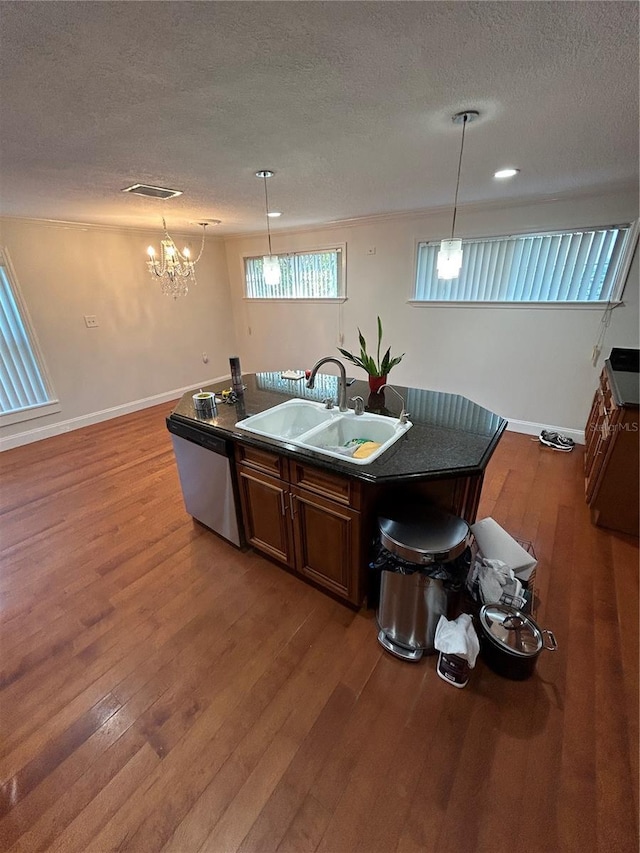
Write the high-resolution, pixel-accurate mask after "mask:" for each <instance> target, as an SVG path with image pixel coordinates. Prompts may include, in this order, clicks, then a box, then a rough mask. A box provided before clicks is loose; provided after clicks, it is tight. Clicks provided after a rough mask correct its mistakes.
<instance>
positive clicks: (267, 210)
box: [262, 175, 271, 257]
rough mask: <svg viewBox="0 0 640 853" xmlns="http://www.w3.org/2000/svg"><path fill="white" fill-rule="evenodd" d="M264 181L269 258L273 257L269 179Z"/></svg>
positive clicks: (264, 178)
mask: <svg viewBox="0 0 640 853" xmlns="http://www.w3.org/2000/svg"><path fill="white" fill-rule="evenodd" d="M262 180H263V181H264V206H265V208H266V213H267V238H268V240H269V257H271V227H270V226H269V195H268V193H267V178H266V175H265V176H264V177H263V178H262Z"/></svg>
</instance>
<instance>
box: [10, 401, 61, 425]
mask: <svg viewBox="0 0 640 853" xmlns="http://www.w3.org/2000/svg"><path fill="white" fill-rule="evenodd" d="M61 411H62V406H61V405H60V401H59V400H51V401H49V402H48V403H42V404H41V405H38V406H28V407H27V408H25V409H18V411H16V412H7V413H6V414H3V415H2V414H0V427H5V426H9V425H10V424H19V423H22V422H23V421H31V420H33V419H34V418H44V417H45V416H46V415H55V414H57V412H61Z"/></svg>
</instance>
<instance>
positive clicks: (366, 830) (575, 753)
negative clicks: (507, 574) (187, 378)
mask: <svg viewBox="0 0 640 853" xmlns="http://www.w3.org/2000/svg"><path fill="white" fill-rule="evenodd" d="M169 408H170V407H168V406H160V407H156V408H153V409H147V410H146V411H143V412H138V413H135V414H132V415H128V416H126V417H123V418H119V419H116V420H112V421H109V422H106V423H104V424H100V425H96V426H93V427H89V428H86V429H83V430H79V431H77V432H72V433H68V434H66V435H63V436H59V437H56V438H52V439H48V440H46V441H42V442H39V443H37V444H32V445H29V446H26V447H23V448H18V449H15V450H10V451H6V452H5V453H2V454H0V525H1V527H0V536H1V542H0V544H1V558H0V595H1V598H0V606H1V611H0V612H1V614H2V622H1V626H0V652H1V671H0V688H1V690H0V703H1V705H0V714H1V719H0V727H1V734H2V742H1V744H0V781H1V782H2V802H1V804H0V815H1V819H0V847H1V848H2V849H3V850H10V851H12V853H17V851H24V852H25V853H27V851H28V853H31V851H37V850H51V851H60V853H72V851H83V853H84V851H99V853H103V851H110V850H121V851H134V853H151V851H161V850H162V851H173V853H195V851H215V853H231V852H232V851H241V853H250V851H255V853H268V851H276V850H277V851H279V853H285V851H286V853H306V851H322V853H351V851H367V853H391V851H396V853H418V851H420V852H421V853H425V851H427V852H428V851H456V853H459V851H462V853H466V851H491V853H502V851H504V853H506V852H507V851H513V850H517V851H519V853H529V851H531V853H533V851H536V853H539V851H542V852H543V853H544V851H548V853H556V851H591V850H596V851H607V853H609V851H614V852H615V853H626V851H636V850H637V841H638V818H637V816H638V543H637V541H636V540H634V539H631V538H629V537H625V536H622V535H617V534H614V533H609V532H607V531H605V530H601V529H599V528H596V527H593V526H592V525H591V524H590V522H589V517H588V511H587V508H586V506H585V503H584V497H583V475H582V458H583V457H582V453H583V451H582V448H576V449H575V451H574V452H572V453H570V454H563V453H555V452H554V451H552V450H549V449H548V448H543V447H542V446H540V445H539V444H538V443H537V442H535V441H531V440H530V438H529V437H528V436H522V435H516V434H512V433H507V434H506V435H505V436H504V437H503V440H502V441H501V443H500V445H499V447H498V449H497V451H496V453H495V456H494V458H493V460H492V461H491V463H490V465H489V468H488V471H487V476H486V480H485V487H484V492H483V497H482V502H481V506H480V514H479V517H484V516H487V515H491V516H493V517H494V518H495V519H496V520H497V521H498V522H499V523H500V524H502V525H503V526H504V527H505V528H506V529H507V530H509V531H510V532H511V533H512V534H513V535H515V536H518V537H520V538H524V539H528V540H531V541H533V543H534V545H535V549H536V553H537V555H538V558H539V568H538V574H537V587H538V596H539V600H540V603H539V606H538V609H537V618H538V621H539V622H540V623H541V625H542V626H543V627H549V628H552V629H553V631H554V633H555V635H556V637H557V639H558V643H559V649H558V651H557V652H556V653H554V654H552V653H543V654H542V655H541V656H540V658H539V660H538V665H537V669H536V673H535V674H534V676H533V677H532V678H531V679H529V680H527V681H525V682H515V681H508V680H506V679H503V678H500V677H499V676H497V675H494V674H493V673H492V672H491V671H490V670H488V669H487V668H486V667H485V666H484V665H483V664H482V662H481V661H479V662H478V665H477V667H476V669H475V670H474V671H473V673H472V679H471V682H470V683H469V685H468V687H466V688H465V689H464V690H455V689H453V688H451V687H450V686H449V685H447V684H445V683H444V682H443V681H442V680H441V679H439V678H438V677H437V675H436V671H435V662H436V660H435V657H428V658H426V659H424V660H423V661H422V662H420V663H419V664H407V663H403V662H401V661H398V660H396V659H395V658H393V657H391V656H390V655H388V654H387V653H386V652H383V651H382V649H381V647H380V646H379V645H378V643H377V641H376V627H375V617H374V614H373V612H371V611H367V610H362V611H361V612H359V613H354V612H352V611H350V610H348V609H347V608H346V607H343V606H342V605H340V604H338V603H336V602H334V601H332V600H331V599H330V598H328V597H326V596H324V595H323V594H322V593H320V592H318V591H317V590H315V589H312V588H311V587H309V586H307V585H306V584H304V583H303V582H302V581H300V580H298V579H296V578H295V577H293V576H291V575H289V574H287V573H286V572H284V571H282V570H281V569H279V568H278V567H277V566H275V565H274V564H272V563H270V562H269V561H267V560H266V559H263V558H262V557H261V556H259V555H257V554H255V553H251V552H247V553H241V552H240V551H238V550H236V549H234V548H233V547H232V546H230V545H228V544H227V543H226V542H224V541H223V540H221V539H219V538H218V537H216V536H215V535H214V534H212V533H210V532H209V531H207V530H206V529H205V528H203V527H201V526H200V525H198V524H197V523H194V522H192V520H191V519H190V518H189V517H188V516H187V515H186V514H185V512H184V508H183V505H182V498H181V494H180V490H179V484H178V478H177V472H176V469H175V464H174V459H173V454H172V450H171V444H170V440H169V435H168V433H167V432H166V429H165V426H164V417H165V415H166V414H167V413H168V410H169Z"/></svg>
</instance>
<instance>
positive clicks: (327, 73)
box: [0, 0, 638, 234]
mask: <svg viewBox="0 0 640 853" xmlns="http://www.w3.org/2000/svg"><path fill="white" fill-rule="evenodd" d="M0 33H1V35H0V69H1V77H0V99H1V102H0V117H1V124H0V158H1V159H0V167H1V185H0V198H1V201H0V213H2V214H4V215H8V216H23V217H36V218H44V219H56V220H65V221H71V222H84V223H95V224H106V225H116V226H126V227H149V226H150V227H153V228H156V227H158V225H159V224H160V217H161V216H162V215H163V214H164V215H166V217H167V222H168V224H169V226H170V230H172V229H173V228H175V229H176V230H187V229H188V226H189V223H192V222H194V221H196V222H197V221H199V220H201V219H209V218H216V219H221V220H222V225H220V226H218V228H217V229H216V231H215V232H214V233H219V234H230V233H241V232H250V231H259V230H260V229H263V228H264V222H265V220H264V196H263V187H262V184H261V182H259V181H258V179H257V178H255V177H254V172H255V171H256V170H257V169H259V168H265V167H266V168H270V169H273V170H275V171H276V176H275V177H274V178H272V179H271V180H270V183H269V192H270V200H271V206H272V208H274V209H279V210H282V211H283V216H282V218H281V219H280V220H278V221H277V223H276V222H274V228H276V229H277V228H292V227H301V226H311V225H315V224H320V223H325V222H330V221H336V220H344V219H351V218H355V217H363V216H371V215H377V214H384V213H391V212H399V211H410V210H425V209H430V208H437V207H442V206H443V205H449V206H450V205H451V204H452V199H453V192H454V188H455V176H456V169H457V165H458V155H459V145H460V134H461V129H460V127H459V126H456V125H454V124H453V123H452V122H451V116H452V115H453V114H454V113H455V112H457V111H459V110H462V109H469V108H475V109H478V110H480V113H481V116H480V119H478V120H477V121H476V122H475V123H474V124H473V125H471V126H469V127H468V128H467V133H466V140H465V152H464V161H463V170H462V178H461V183H460V203H461V204H464V203H471V202H473V203H477V202H484V201H497V200H501V199H510V198H532V197H537V196H549V195H555V194H565V193H573V192H586V191H591V190H593V191H598V190H603V189H606V188H607V187H617V186H621V185H631V186H636V187H637V185H638V5H637V3H635V2H611V0H606V2H478V3H476V2H444V3H441V2H327V3H325V2H319V0H312V2H267V0H259V2H214V1H213V0H210V2H193V3H192V2H55V0H53V2H0ZM511 165H512V166H516V167H518V168H520V169H521V173H520V175H519V176H518V177H517V178H515V179H513V180H511V181H506V182H505V181H502V182H499V181H496V180H495V179H494V178H493V172H494V171H495V170H496V169H498V168H501V167H504V166H511ZM134 182H143V183H149V184H153V185H159V186H168V187H173V188H177V189H182V190H184V195H183V196H181V197H179V198H177V199H173V200H170V201H166V202H162V201H159V200H155V199H141V198H136V197H135V196H130V195H126V194H125V195H123V194H122V193H121V192H120V190H121V189H122V188H124V187H126V186H128V185H130V184H132V183H134Z"/></svg>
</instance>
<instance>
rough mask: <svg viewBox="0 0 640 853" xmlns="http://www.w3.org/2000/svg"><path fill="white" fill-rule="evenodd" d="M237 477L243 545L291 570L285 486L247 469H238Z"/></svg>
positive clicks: (243, 466) (291, 560) (289, 529)
mask: <svg viewBox="0 0 640 853" xmlns="http://www.w3.org/2000/svg"><path fill="white" fill-rule="evenodd" d="M238 475H239V476H238V481H239V484H240V499H241V503H242V515H243V519H244V529H245V535H246V537H247V541H248V542H249V544H250V545H253V547H254V548H258V549H259V550H260V551H264V552H265V553H266V554H269V555H270V556H271V557H274V558H275V559H276V560H279V561H280V562H282V563H285V565H287V566H290V567H293V562H294V551H293V547H292V542H291V524H290V519H289V514H288V512H287V509H288V498H289V495H288V490H287V487H286V484H284V483H283V482H282V480H279V479H277V478H276V477H272V476H270V475H269V474H264V473H262V472H261V471H256V470H255V469H253V468H250V467H249V466H247V465H239V466H238Z"/></svg>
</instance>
